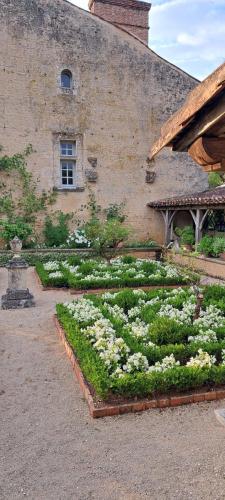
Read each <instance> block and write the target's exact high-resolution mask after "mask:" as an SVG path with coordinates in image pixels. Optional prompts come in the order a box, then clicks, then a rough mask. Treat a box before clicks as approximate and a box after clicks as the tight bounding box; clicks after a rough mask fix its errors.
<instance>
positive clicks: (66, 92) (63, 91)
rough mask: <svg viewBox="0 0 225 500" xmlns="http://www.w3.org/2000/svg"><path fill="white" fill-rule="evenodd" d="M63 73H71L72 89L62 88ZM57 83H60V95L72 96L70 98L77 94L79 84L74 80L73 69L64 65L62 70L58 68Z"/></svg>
mask: <svg viewBox="0 0 225 500" xmlns="http://www.w3.org/2000/svg"><path fill="white" fill-rule="evenodd" d="M63 71H68V72H70V73H71V76H72V82H71V87H70V88H67V87H62V85H61V75H62V72H63ZM57 81H58V93H59V94H62V95H70V96H72V95H75V94H77V84H78V82H77V81H75V79H74V71H73V70H72V68H71V67H70V66H66V65H63V66H61V67H60V68H58V79H57Z"/></svg>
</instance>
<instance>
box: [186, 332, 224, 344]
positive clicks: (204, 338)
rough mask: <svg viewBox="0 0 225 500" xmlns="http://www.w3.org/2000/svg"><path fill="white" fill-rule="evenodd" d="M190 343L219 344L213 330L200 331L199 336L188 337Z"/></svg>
mask: <svg viewBox="0 0 225 500" xmlns="http://www.w3.org/2000/svg"><path fill="white" fill-rule="evenodd" d="M188 342H217V336H216V333H215V332H214V331H213V330H205V331H203V330H199V334H198V335H194V336H190V337H188Z"/></svg>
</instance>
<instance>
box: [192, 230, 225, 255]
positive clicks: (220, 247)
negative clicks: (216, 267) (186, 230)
mask: <svg viewBox="0 0 225 500" xmlns="http://www.w3.org/2000/svg"><path fill="white" fill-rule="evenodd" d="M198 251H199V252H200V253H203V254H204V255H206V257H208V256H212V257H219V256H220V254H221V253H223V252H224V251H225V238H223V237H221V236H216V237H213V236H209V235H205V236H203V238H202V239H201V241H200V243H199V245H198Z"/></svg>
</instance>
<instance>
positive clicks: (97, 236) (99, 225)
mask: <svg viewBox="0 0 225 500" xmlns="http://www.w3.org/2000/svg"><path fill="white" fill-rule="evenodd" d="M129 233H130V230H129V228H127V227H125V226H123V225H122V223H121V222H120V221H119V220H118V219H115V218H114V219H110V220H106V221H105V222H102V221H100V220H99V219H97V218H95V219H92V220H91V221H90V222H88V223H87V224H86V225H85V234H86V237H87V238H88V240H89V241H90V242H91V246H92V248H93V250H94V251H95V253H96V254H97V255H99V256H100V257H103V258H105V259H106V260H107V262H108V264H110V262H111V259H112V258H113V257H115V256H116V255H117V252H118V249H119V246H120V244H121V243H123V242H124V241H125V240H126V239H127V238H128V235H129Z"/></svg>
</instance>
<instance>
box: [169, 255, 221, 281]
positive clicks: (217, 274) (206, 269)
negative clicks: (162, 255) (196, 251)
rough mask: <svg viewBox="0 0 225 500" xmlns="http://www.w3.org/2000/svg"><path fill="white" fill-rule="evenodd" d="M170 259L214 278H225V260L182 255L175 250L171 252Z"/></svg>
mask: <svg viewBox="0 0 225 500" xmlns="http://www.w3.org/2000/svg"><path fill="white" fill-rule="evenodd" d="M169 260H171V261H172V262H174V263H175V264H179V265H181V266H187V267H191V268H192V269H194V270H196V271H200V272H202V273H204V274H207V275H208V276H213V277H214V278H221V279H224V280H225V261H223V260H220V259H210V258H208V257H194V256H192V255H187V254H185V255H181V254H175V253H173V252H170V253H169Z"/></svg>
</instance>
